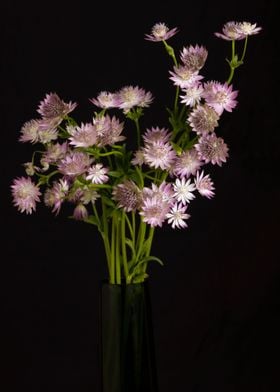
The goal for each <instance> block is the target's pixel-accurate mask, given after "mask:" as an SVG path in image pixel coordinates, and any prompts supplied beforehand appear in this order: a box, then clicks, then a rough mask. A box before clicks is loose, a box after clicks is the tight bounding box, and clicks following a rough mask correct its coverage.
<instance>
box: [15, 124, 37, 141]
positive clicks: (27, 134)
mask: <svg viewBox="0 0 280 392" xmlns="http://www.w3.org/2000/svg"><path fill="white" fill-rule="evenodd" d="M39 126H40V120H30V121H27V122H26V123H24V124H23V126H22V128H21V131H20V132H21V135H20V138H19V141H20V142H23V143H26V142H31V143H37V142H38V141H39V136H38V130H39Z"/></svg>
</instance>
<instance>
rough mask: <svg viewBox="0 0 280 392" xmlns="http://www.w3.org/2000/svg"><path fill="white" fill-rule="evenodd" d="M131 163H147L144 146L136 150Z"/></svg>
mask: <svg viewBox="0 0 280 392" xmlns="http://www.w3.org/2000/svg"><path fill="white" fill-rule="evenodd" d="M131 163H132V164H133V165H135V166H137V165H138V166H142V165H143V163H145V157H144V148H140V149H139V150H137V151H135V153H134V158H133V159H132V160H131Z"/></svg>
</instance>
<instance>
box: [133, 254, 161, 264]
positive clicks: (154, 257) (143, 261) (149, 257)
mask: <svg viewBox="0 0 280 392" xmlns="http://www.w3.org/2000/svg"><path fill="white" fill-rule="evenodd" d="M149 261H156V262H158V263H159V264H160V265H161V266H163V265H164V264H163V261H162V260H161V259H159V258H158V257H156V256H147V257H145V258H144V259H142V260H141V261H140V262H139V263H137V266H139V265H141V264H144V263H148V262H149Z"/></svg>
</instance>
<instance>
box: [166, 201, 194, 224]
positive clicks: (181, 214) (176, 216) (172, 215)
mask: <svg viewBox="0 0 280 392" xmlns="http://www.w3.org/2000/svg"><path fill="white" fill-rule="evenodd" d="M187 208H188V205H183V204H182V203H176V204H174V206H173V207H171V210H170V212H168V213H167V214H166V218H167V219H168V220H167V222H168V223H169V224H171V226H172V228H173V229H176V227H177V228H178V229H180V228H182V227H187V226H188V225H187V223H186V222H185V220H186V219H189V218H190V215H189V214H186V210H187Z"/></svg>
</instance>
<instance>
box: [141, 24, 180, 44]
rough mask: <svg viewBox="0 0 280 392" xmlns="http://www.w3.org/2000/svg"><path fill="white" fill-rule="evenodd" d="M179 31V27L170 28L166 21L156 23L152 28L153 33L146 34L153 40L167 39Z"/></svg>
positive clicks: (146, 36)
mask: <svg viewBox="0 0 280 392" xmlns="http://www.w3.org/2000/svg"><path fill="white" fill-rule="evenodd" d="M177 32H178V29H177V27H174V28H173V29H171V30H170V29H169V28H168V27H167V26H166V24H165V23H156V24H155V25H154V26H153V28H152V31H151V34H146V35H145V39H146V40H148V41H153V42H160V41H166V40H168V39H169V38H171V37H173V36H174V35H175V34H177Z"/></svg>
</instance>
